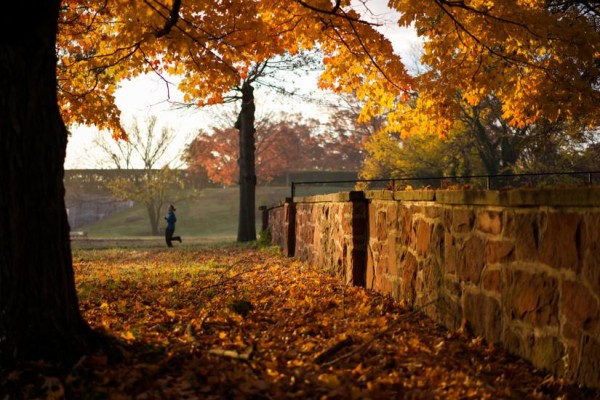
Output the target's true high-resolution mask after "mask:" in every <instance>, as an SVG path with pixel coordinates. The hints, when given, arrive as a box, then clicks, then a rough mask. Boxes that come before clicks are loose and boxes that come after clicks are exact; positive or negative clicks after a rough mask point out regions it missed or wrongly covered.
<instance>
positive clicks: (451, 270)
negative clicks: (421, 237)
mask: <svg viewBox="0 0 600 400" xmlns="http://www.w3.org/2000/svg"><path fill="white" fill-rule="evenodd" d="M459 246H462V242H461V240H460V239H457V238H456V237H454V236H453V235H452V234H451V233H449V232H447V231H446V232H445V233H444V260H445V263H444V268H445V271H446V273H448V274H455V273H456V271H458V265H459V263H460V254H462V253H460V252H459Z"/></svg>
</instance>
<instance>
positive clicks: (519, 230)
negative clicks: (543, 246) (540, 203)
mask: <svg viewBox="0 0 600 400" xmlns="http://www.w3.org/2000/svg"><path fill="white" fill-rule="evenodd" d="M514 237H515V244H516V248H515V256H516V259H517V260H518V261H536V260H537V259H538V243H539V225H538V220H537V215H536V214H535V213H529V212H528V213H515V215H514Z"/></svg>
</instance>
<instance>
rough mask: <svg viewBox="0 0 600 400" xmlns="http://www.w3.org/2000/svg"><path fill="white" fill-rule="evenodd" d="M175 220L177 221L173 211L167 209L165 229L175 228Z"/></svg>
mask: <svg viewBox="0 0 600 400" xmlns="http://www.w3.org/2000/svg"><path fill="white" fill-rule="evenodd" d="M175 222H177V218H176V217H175V213H174V212H173V211H169V213H168V214H167V229H175Z"/></svg>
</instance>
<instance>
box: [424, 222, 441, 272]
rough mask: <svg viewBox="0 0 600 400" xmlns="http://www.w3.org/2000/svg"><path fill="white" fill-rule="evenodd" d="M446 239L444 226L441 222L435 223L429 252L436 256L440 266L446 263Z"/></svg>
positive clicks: (433, 256)
mask: <svg viewBox="0 0 600 400" xmlns="http://www.w3.org/2000/svg"><path fill="white" fill-rule="evenodd" d="M445 240H446V234H445V229H444V226H443V225H442V224H440V223H436V224H434V225H433V229H432V231H431V240H430V241H429V249H427V252H428V253H427V254H428V255H430V256H431V257H432V258H434V259H435V260H436V262H437V263H438V264H439V265H440V266H441V265H443V264H444V257H445V252H446V250H445ZM440 270H441V267H440Z"/></svg>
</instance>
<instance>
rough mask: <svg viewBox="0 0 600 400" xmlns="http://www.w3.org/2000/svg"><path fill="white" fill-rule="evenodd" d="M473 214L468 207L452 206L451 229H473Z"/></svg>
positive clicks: (462, 231) (458, 230)
mask: <svg viewBox="0 0 600 400" xmlns="http://www.w3.org/2000/svg"><path fill="white" fill-rule="evenodd" d="M474 222H475V215H474V213H473V210H471V209H470V208H454V209H453V213H452V231H453V232H455V233H469V232H471V231H472V230H473V224H474Z"/></svg>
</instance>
